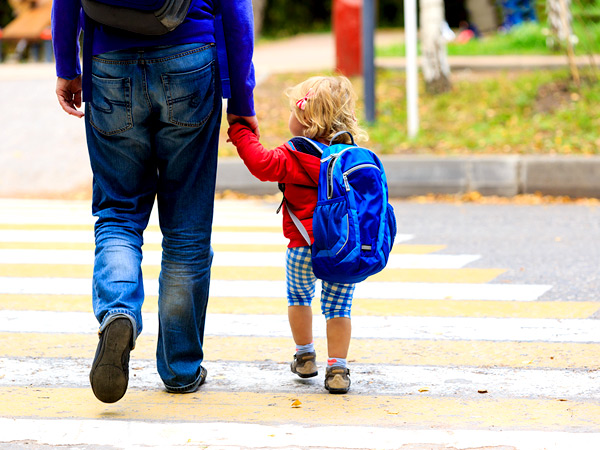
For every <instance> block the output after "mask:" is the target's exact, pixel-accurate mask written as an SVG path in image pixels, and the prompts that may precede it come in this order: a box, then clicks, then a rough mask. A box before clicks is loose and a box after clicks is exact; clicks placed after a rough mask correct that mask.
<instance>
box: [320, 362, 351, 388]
mask: <svg viewBox="0 0 600 450" xmlns="http://www.w3.org/2000/svg"><path fill="white" fill-rule="evenodd" d="M325 389H327V390H328V391H329V393H330V394H345V393H346V392H348V390H349V389H350V370H348V369H347V368H345V367H327V370H326V372H325Z"/></svg>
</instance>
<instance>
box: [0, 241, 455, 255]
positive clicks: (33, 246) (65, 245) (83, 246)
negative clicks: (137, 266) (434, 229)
mask: <svg viewBox="0 0 600 450" xmlns="http://www.w3.org/2000/svg"><path fill="white" fill-rule="evenodd" d="M94 248H95V245H94V244H93V243H91V242H87V243H86V242H0V250H85V251H88V252H93V250H94ZM142 248H143V250H144V252H147V251H161V250H162V246H161V244H156V243H155V244H144V246H143V247H142ZM212 248H213V250H214V251H215V252H216V253H219V252H278V253H283V252H285V249H286V248H287V246H286V245H285V244H213V245H212ZM445 248H446V246H445V245H423V244H397V245H394V248H393V249H392V252H391V253H392V254H393V255H399V254H409V255H425V254H428V253H434V252H438V251H440V250H443V249H445Z"/></svg>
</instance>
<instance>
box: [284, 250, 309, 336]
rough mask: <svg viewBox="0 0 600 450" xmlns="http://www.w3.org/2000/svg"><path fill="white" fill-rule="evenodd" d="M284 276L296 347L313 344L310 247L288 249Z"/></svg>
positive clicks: (289, 315) (289, 316) (289, 317)
mask: <svg viewBox="0 0 600 450" xmlns="http://www.w3.org/2000/svg"><path fill="white" fill-rule="evenodd" d="M285 274H286V281H287V298H288V319H289V321H290V328H291V329H292V336H293V337H294V342H295V343H296V345H307V344H311V343H312V342H313V334H312V308H311V306H310V305H311V303H312V299H313V297H314V296H315V283H316V278H315V275H314V274H313V272H312V267H311V261H310V247H295V248H288V249H287V252H286V265H285Z"/></svg>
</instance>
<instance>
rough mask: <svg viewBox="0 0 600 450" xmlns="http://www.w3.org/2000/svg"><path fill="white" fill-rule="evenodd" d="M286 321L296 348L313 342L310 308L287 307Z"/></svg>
mask: <svg viewBox="0 0 600 450" xmlns="http://www.w3.org/2000/svg"><path fill="white" fill-rule="evenodd" d="M288 319H289V321H290V328H291V329H292V336H293V338H294V342H295V343H296V346H305V345H308V344H310V343H312V342H313V334H312V308H311V307H310V306H300V305H298V306H288Z"/></svg>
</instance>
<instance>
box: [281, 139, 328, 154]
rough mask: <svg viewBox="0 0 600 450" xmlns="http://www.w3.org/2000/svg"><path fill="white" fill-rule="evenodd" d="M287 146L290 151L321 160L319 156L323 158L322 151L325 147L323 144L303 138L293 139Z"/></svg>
mask: <svg viewBox="0 0 600 450" xmlns="http://www.w3.org/2000/svg"><path fill="white" fill-rule="evenodd" d="M288 144H289V145H290V147H292V150H295V151H297V152H302V153H306V154H308V155H312V156H315V157H317V158H319V159H321V156H323V150H324V149H325V148H326V147H327V146H326V145H325V144H321V143H320V142H317V141H313V140H312V139H309V138H307V137H305V136H296V137H293V138H292V139H290V140H289V141H288Z"/></svg>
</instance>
